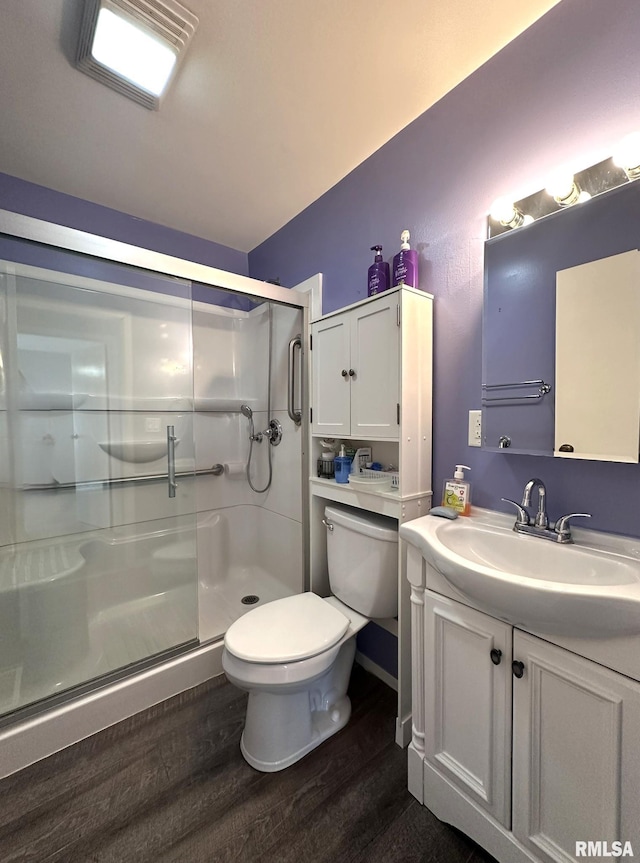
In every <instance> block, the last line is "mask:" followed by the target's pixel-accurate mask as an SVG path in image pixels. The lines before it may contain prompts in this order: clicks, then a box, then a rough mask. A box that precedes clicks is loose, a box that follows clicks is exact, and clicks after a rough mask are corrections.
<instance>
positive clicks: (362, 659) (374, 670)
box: [355, 650, 398, 692]
mask: <svg viewBox="0 0 640 863" xmlns="http://www.w3.org/2000/svg"><path fill="white" fill-rule="evenodd" d="M355 661H356V662H357V663H358V665H361V666H362V667H363V668H364V670H365V671H369V672H371V674H373V676H374V677H377V678H378V679H379V680H381V681H382V682H383V683H386V684H387V686H390V687H391V689H393V690H395V692H397V691H398V681H397V679H396V678H395V677H394V676H393V675H392V674H389V672H388V671H385V670H384V668H381V667H380V666H379V665H378V664H377V663H376V662H373V660H371V659H369V657H368V656H365V655H364V653H360V651H359V650H358V651H356V660H355Z"/></svg>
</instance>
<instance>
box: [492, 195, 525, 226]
mask: <svg viewBox="0 0 640 863" xmlns="http://www.w3.org/2000/svg"><path fill="white" fill-rule="evenodd" d="M490 216H491V218H492V219H493V220H494V221H495V222H500V224H501V225H504V227H505V228H519V227H520V226H521V225H529V224H531V222H533V217H532V216H525V215H524V213H522V212H521V211H520V210H519V209H518V208H517V207H516V206H515V204H514V203H513V201H511V200H509V198H496V200H495V201H494V202H493V204H492V205H491V212H490Z"/></svg>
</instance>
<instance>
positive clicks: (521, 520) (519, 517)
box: [500, 497, 570, 524]
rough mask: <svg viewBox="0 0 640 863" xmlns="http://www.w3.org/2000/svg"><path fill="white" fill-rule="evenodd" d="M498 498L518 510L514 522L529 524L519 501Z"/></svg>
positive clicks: (526, 513) (525, 512) (527, 514)
mask: <svg viewBox="0 0 640 863" xmlns="http://www.w3.org/2000/svg"><path fill="white" fill-rule="evenodd" d="M500 500H503V501H504V502H505V503H510V504H512V505H513V506H515V508H516V509H517V510H518V515H517V516H516V524H529V513H528V512H527V511H526V509H525V508H524V507H523V506H520V504H519V503H516V502H515V500H511V499H510V498H508V497H501V498H500ZM567 518H570V516H567Z"/></svg>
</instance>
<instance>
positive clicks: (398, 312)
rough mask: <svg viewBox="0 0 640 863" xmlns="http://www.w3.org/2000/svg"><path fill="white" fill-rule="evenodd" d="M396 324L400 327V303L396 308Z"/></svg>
mask: <svg viewBox="0 0 640 863" xmlns="http://www.w3.org/2000/svg"><path fill="white" fill-rule="evenodd" d="M396 322H397V324H398V326H400V303H398V305H397V306H396Z"/></svg>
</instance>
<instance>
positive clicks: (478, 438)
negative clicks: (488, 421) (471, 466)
mask: <svg viewBox="0 0 640 863" xmlns="http://www.w3.org/2000/svg"><path fill="white" fill-rule="evenodd" d="M469 446H482V411H469Z"/></svg>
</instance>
